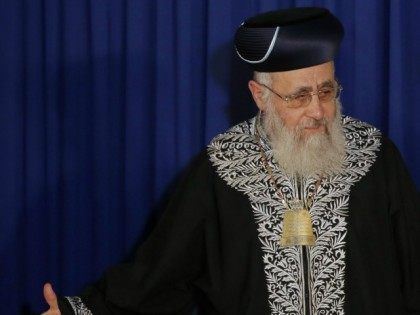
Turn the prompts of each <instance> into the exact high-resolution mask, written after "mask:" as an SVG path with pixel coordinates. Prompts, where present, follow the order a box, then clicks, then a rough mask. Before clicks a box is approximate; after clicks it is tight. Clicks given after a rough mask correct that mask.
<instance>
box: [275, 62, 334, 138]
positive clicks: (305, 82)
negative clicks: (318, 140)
mask: <svg viewBox="0 0 420 315" xmlns="http://www.w3.org/2000/svg"><path fill="white" fill-rule="evenodd" d="M331 85H334V65H333V63H332V62H327V63H324V64H321V65H317V66H313V67H308V68H303V69H298V70H291V71H284V72H274V73H272V89H273V90H274V91H276V92H277V93H278V94H280V95H284V96H289V95H297V94H299V93H305V92H314V91H317V90H319V89H322V88H325V87H330V86H331ZM271 101H272V104H273V106H274V107H275V110H276V112H277V114H278V115H279V117H280V118H281V120H282V121H283V124H284V126H285V127H286V128H287V129H289V130H290V131H292V130H295V131H296V130H297V131H299V133H300V134H301V136H302V137H303V138H308V136H311V135H314V134H319V133H325V132H326V126H325V122H326V121H332V120H333V119H334V117H335V115H336V102H335V99H333V100H331V101H329V102H327V103H321V102H320V101H319V99H318V96H317V95H313V96H312V100H311V102H310V103H309V104H308V105H307V106H306V107H301V108H289V107H288V103H287V102H285V101H284V100H282V99H280V98H279V97H276V96H273V97H272V98H271Z"/></svg>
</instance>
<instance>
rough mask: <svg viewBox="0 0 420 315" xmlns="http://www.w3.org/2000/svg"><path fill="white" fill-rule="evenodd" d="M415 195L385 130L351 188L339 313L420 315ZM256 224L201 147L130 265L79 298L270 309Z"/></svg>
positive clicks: (258, 314) (99, 303) (136, 304)
mask: <svg viewBox="0 0 420 315" xmlns="http://www.w3.org/2000/svg"><path fill="white" fill-rule="evenodd" d="M415 198H416V195H415V190H414V185H413V183H412V181H411V179H410V176H409V175H408V174H407V171H406V169H405V166H404V164H403V162H402V160H401V157H400V155H399V153H398V150H397V149H396V148H395V146H394V145H393V144H392V143H391V142H390V141H389V140H388V139H387V138H383V139H382V145H381V150H380V152H379V153H378V157H377V160H376V162H375V163H374V165H373V167H372V169H371V170H370V171H369V172H368V173H367V175H366V176H365V177H363V178H362V179H361V181H360V182H358V183H356V184H355V186H354V187H353V188H352V191H351V194H350V204H349V209H348V233H347V236H346V242H347V245H346V260H345V261H346V267H345V270H346V280H345V293H346V296H345V314H349V315H360V314H371V315H405V314H420V269H419V268H418V266H419V265H420V254H419V251H418V244H419V242H420V209H419V206H418V204H416V203H415ZM254 222H255V220H254V218H253V211H252V209H251V207H250V203H249V201H248V199H247V197H246V196H245V195H244V194H243V193H239V192H237V191H236V190H234V189H233V188H231V187H229V186H227V185H226V183H225V182H224V181H223V180H221V179H220V178H219V177H218V175H217V174H215V171H214V169H213V167H212V166H211V165H210V163H209V161H208V158H207V156H206V155H205V154H202V155H201V156H200V157H199V159H198V160H197V161H196V163H195V164H194V165H193V166H192V167H191V170H190V171H189V175H188V176H187V177H186V179H185V181H184V183H183V184H182V185H181V186H180V188H179V189H178V190H177V192H176V193H175V194H174V198H173V199H172V202H171V203H170V205H169V208H168V210H167V212H166V213H165V214H164V216H163V218H162V220H161V222H160V223H159V225H158V226H157V228H156V230H155V231H154V232H153V233H152V235H151V237H150V238H149V239H148V241H147V242H146V243H145V244H144V245H143V246H142V247H141V248H140V249H139V251H138V253H137V258H136V261H135V263H133V264H125V265H120V266H118V267H113V268H111V269H110V270H109V271H108V272H107V273H106V274H105V276H104V278H103V279H102V281H101V282H100V283H99V284H98V285H97V286H96V287H90V288H89V289H88V290H87V291H85V293H84V294H83V295H82V298H83V301H84V303H85V304H86V306H88V308H89V309H90V310H91V311H93V314H131V313H133V314H134V313H135V314H156V315H157V314H189V313H190V310H189V308H188V307H189V306H191V305H192V303H193V298H194V292H197V290H199V291H200V292H201V293H202V294H203V295H205V296H206V297H207V298H208V300H207V301H206V303H204V310H203V311H204V312H203V314H226V315H234V314H238V315H239V314H241V315H242V314H244V315H245V314H248V315H263V314H270V312H269V306H268V299H267V298H268V297H267V288H266V281H265V274H264V271H263V268H264V266H263V259H262V251H261V248H260V247H261V245H260V243H259V239H258V237H257V231H256V224H255V223H254ZM324 298H327V297H324ZM326 303H328V302H326ZM331 311H332V312H333V309H331ZM64 314H67V313H64ZM68 314H72V312H70V313H68Z"/></svg>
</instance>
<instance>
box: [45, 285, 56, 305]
mask: <svg viewBox="0 0 420 315" xmlns="http://www.w3.org/2000/svg"><path fill="white" fill-rule="evenodd" d="M44 298H45V301H47V303H48V305H49V306H50V310H51V311H58V301H57V296H56V295H55V293H54V290H53V288H52V286H51V284H50V283H48V282H47V283H46V284H45V285H44Z"/></svg>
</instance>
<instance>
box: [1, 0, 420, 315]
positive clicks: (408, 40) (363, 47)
mask: <svg viewBox="0 0 420 315" xmlns="http://www.w3.org/2000/svg"><path fill="white" fill-rule="evenodd" d="M303 4H304V5H311V6H325V7H327V8H328V9H329V10H330V11H331V12H332V13H333V14H334V15H336V16H337V17H338V18H339V19H340V21H341V22H342V23H343V25H344V27H345V31H346V36H345V38H344V39H343V42H342V46H341V49H340V52H339V55H338V59H337V62H336V71H337V77H338V79H339V80H340V82H341V84H342V85H343V87H344V91H343V93H342V101H343V107H344V111H345V113H347V114H350V115H351V116H354V117H358V118H361V119H362V120H365V121H368V122H370V123H372V124H373V125H375V126H377V127H379V128H380V129H381V130H382V131H383V132H384V133H385V134H387V135H389V136H390V137H391V138H392V139H393V140H394V142H395V143H396V144H397V146H398V148H399V149H400V150H401V152H402V155H403V157H404V160H405V161H406V163H407V165H408V167H409V169H410V172H411V174H412V175H413V177H414V179H415V180H416V182H417V184H420V168H419V167H418V165H419V160H418V157H419V156H420V141H417V140H418V139H419V138H420V124H419V123H418V119H419V104H420V93H419V90H420V89H419V84H420V81H419V80H420V76H419V69H420V57H419V56H420V41H419V40H418V29H419V21H420V6H419V5H418V3H417V2H415V1H390V0H387V1H383V0H373V1H366V0H355V1H331V0H322V1H305V3H303V2H302V1H292V0H290V1H283V0H281V1H279V0H264V1H262V0H256V1H243V0H211V1H200V0H198V1H169V0H155V1H135V0H133V1H128V0H103V1H98V0H91V1H86V0H61V1H57V0H2V1H0V41H1V43H2V45H1V47H0V152H1V154H0V178H1V180H0V212H1V220H0V231H1V233H0V313H1V314H22V313H23V314H28V313H30V312H33V313H36V314H39V313H41V312H42V311H43V310H44V309H45V302H44V301H43V298H42V294H41V291H42V286H43V283H44V282H45V281H52V282H53V285H54V288H55V289H56V290H57V292H58V293H59V294H69V295H74V294H77V293H79V292H80V290H81V288H82V287H83V286H84V285H85V284H86V283H89V282H92V281H94V280H95V279H97V278H98V277H99V276H100V275H101V274H102V273H103V271H104V270H105V268H106V267H107V266H109V265H111V264H113V263H116V262H119V261H122V260H124V259H125V258H126V257H127V256H128V255H129V254H130V253H131V251H132V249H133V247H134V246H135V244H136V243H137V241H138V240H139V239H142V238H143V237H144V235H145V234H147V233H148V232H149V231H150V227H151V226H152V225H153V223H154V222H155V217H156V216H158V214H159V213H160V209H161V207H160V202H159V201H160V200H161V199H162V198H163V196H165V193H166V192H167V191H168V190H170V183H172V182H173V181H174V180H175V177H176V175H177V174H178V172H179V171H180V170H181V169H182V168H183V167H185V165H187V163H188V161H189V160H190V159H191V157H192V156H194V155H195V154H197V153H198V152H199V151H200V150H201V149H202V148H203V147H204V146H205V145H206V144H207V143H208V141H209V140H210V139H211V138H212V137H213V136H214V135H216V134H217V133H219V132H221V131H223V130H225V129H226V128H228V127H229V126H230V125H232V124H234V123H236V122H239V121H242V120H244V119H246V118H249V117H251V116H252V115H254V113H255V111H256V109H255V108H256V107H255V105H254V104H253V103H252V100H251V98H250V96H249V91H248V90H247V89H246V85H247V80H248V79H249V78H250V77H251V73H250V71H249V69H248V67H246V65H243V64H241V63H240V62H239V60H238V57H237V56H236V53H235V51H234V46H233V36H234V33H235V30H236V29H237V27H238V25H240V23H241V22H242V21H244V20H245V19H246V18H248V17H250V16H254V15H256V14H258V13H261V12H266V11H270V10H278V9H281V8H288V7H294V6H302V5H303Z"/></svg>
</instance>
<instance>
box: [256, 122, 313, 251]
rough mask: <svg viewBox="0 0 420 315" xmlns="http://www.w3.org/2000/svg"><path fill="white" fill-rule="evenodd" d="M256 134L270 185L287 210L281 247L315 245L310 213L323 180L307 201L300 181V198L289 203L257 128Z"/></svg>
mask: <svg viewBox="0 0 420 315" xmlns="http://www.w3.org/2000/svg"><path fill="white" fill-rule="evenodd" d="M255 134H256V138H257V139H256V140H257V143H258V146H259V149H260V155H261V160H262V162H263V166H264V169H265V171H266V172H267V174H268V176H269V183H270V185H271V186H272V187H273V188H274V189H275V191H276V194H277V196H278V197H279V198H280V200H281V203H282V204H283V205H284V207H285V208H286V211H285V212H284V216H283V234H282V236H281V238H280V240H279V242H280V246H282V247H288V246H313V245H315V235H314V233H313V229H312V220H311V216H310V213H309V209H310V208H311V207H312V205H313V202H314V198H315V194H316V192H317V190H318V187H319V185H320V183H321V179H318V180H317V182H316V184H315V189H314V191H313V192H309V193H308V198H306V200H305V199H303V194H304V193H303V192H304V187H303V186H304V185H303V180H302V179H300V180H298V188H297V191H298V197H297V198H294V199H293V200H290V201H288V200H287V199H286V198H285V197H284V195H283V193H282V191H281V187H278V185H277V184H276V182H275V180H274V176H273V170H272V168H271V166H270V164H269V163H268V160H267V157H266V155H265V153H264V149H263V147H262V145H261V136H260V134H259V131H258V128H256V133H255ZM298 178H299V177H298ZM299 191H300V194H299ZM299 195H300V198H299Z"/></svg>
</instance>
